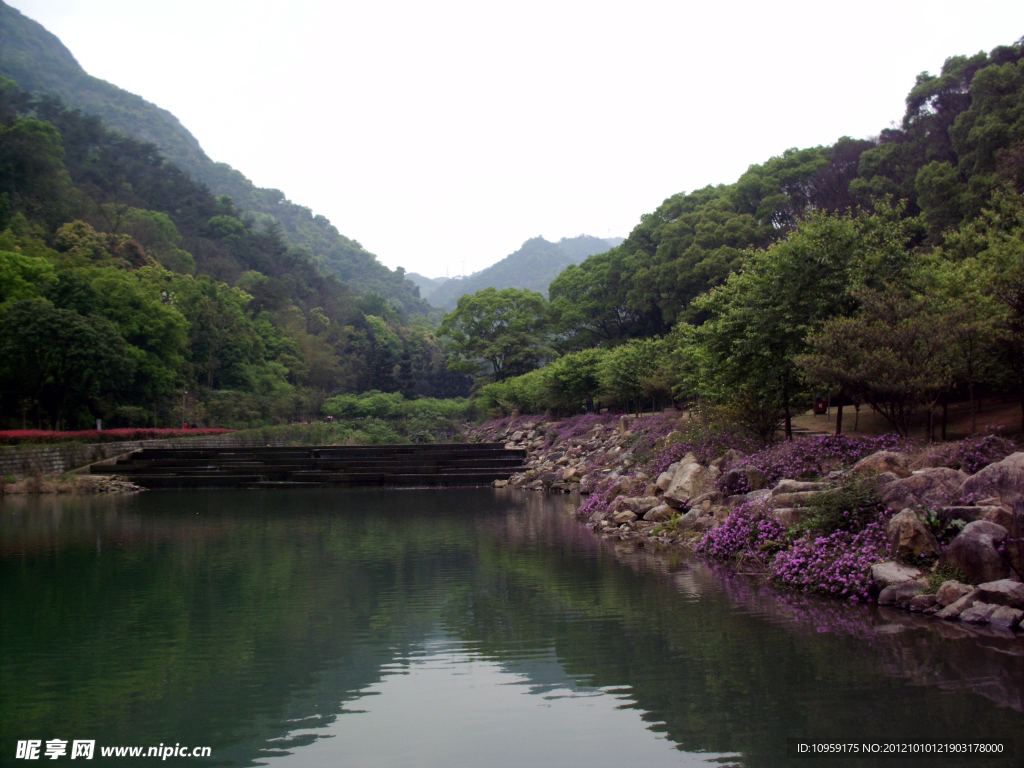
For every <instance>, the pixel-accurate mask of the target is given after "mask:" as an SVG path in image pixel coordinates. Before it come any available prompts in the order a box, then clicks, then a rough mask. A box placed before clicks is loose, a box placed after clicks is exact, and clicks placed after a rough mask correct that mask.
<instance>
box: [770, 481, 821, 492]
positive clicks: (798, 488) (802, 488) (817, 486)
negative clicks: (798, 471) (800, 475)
mask: <svg viewBox="0 0 1024 768" xmlns="http://www.w3.org/2000/svg"><path fill="white" fill-rule="evenodd" d="M827 487H828V484H827V483H810V482H805V481H803V480H790V479H788V478H787V479H785V480H779V483H778V485H776V486H775V487H774V488H772V496H781V495H782V494H789V493H806V492H807V491H823V490H825V489H826V488H827Z"/></svg>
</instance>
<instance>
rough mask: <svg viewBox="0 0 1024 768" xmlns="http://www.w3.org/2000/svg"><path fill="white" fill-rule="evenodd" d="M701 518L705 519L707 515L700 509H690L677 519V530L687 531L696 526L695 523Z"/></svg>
mask: <svg viewBox="0 0 1024 768" xmlns="http://www.w3.org/2000/svg"><path fill="white" fill-rule="evenodd" d="M702 517H707V514H706V513H705V512H704V510H702V509H691V510H690V511H689V512H687V513H686V514H685V515H683V516H682V517H681V518H679V530H680V531H688V530H690V529H691V528H693V526H694V525H696V523H697V521H698V520H700V519H701V518H702Z"/></svg>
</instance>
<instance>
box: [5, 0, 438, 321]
mask: <svg viewBox="0 0 1024 768" xmlns="http://www.w3.org/2000/svg"><path fill="white" fill-rule="evenodd" d="M0 74H2V75H4V76H5V77H8V78H10V79H11V80H13V81H14V82H15V83H17V84H18V86H19V87H21V88H22V89H23V90H25V91H29V92H33V93H37V94H46V95H51V96H56V97H58V98H59V99H60V100H61V101H63V102H64V103H65V104H67V105H68V106H70V107H72V108H74V109H80V110H82V112H84V113H86V114H88V115H93V116H95V117H98V118H100V119H101V120H102V121H103V123H104V124H105V125H106V126H107V127H110V128H114V129H116V130H117V131H120V132H121V133H123V134H125V135H127V136H129V137H131V138H133V139H137V140H139V141H143V142H146V143H150V144H154V145H155V146H156V147H157V148H158V149H159V150H160V153H161V154H162V155H163V156H164V157H165V158H167V159H168V160H170V161H171V162H172V163H174V164H175V165H176V166H178V167H179V168H180V169H181V170H183V171H185V172H186V173H187V174H188V175H189V176H191V177H192V178H193V179H195V180H196V181H199V182H202V183H204V184H206V185H207V186H208V187H209V188H210V190H211V191H212V192H213V193H214V195H229V196H230V197H231V198H232V200H233V202H234V204H235V206H236V207H237V208H238V209H240V210H241V211H242V212H243V213H249V214H251V215H252V216H253V217H254V218H255V219H256V221H257V222H258V223H260V224H263V225H266V224H268V223H270V222H271V221H277V222H279V223H280V225H281V228H282V233H283V235H284V237H285V239H286V241H287V242H288V244H290V245H292V246H296V247H301V248H305V249H306V250H308V251H309V252H310V254H312V257H313V261H314V263H316V264H317V266H318V268H319V269H320V270H321V271H322V272H324V273H325V274H333V275H336V276H337V277H339V278H340V279H341V280H342V281H343V282H345V283H347V284H348V285H349V286H350V287H351V288H352V289H354V290H355V291H357V292H360V293H366V292H368V291H374V292H376V293H378V294H380V295H382V296H384V297H385V298H387V299H389V300H391V302H392V304H393V305H394V306H395V307H396V308H397V309H398V310H399V311H400V312H404V313H411V314H417V315H427V314H429V313H430V310H431V307H430V305H428V304H427V303H426V301H424V300H423V299H422V298H420V296H419V290H418V289H417V287H416V285H415V284H414V283H412V282H410V281H409V280H407V279H406V278H405V274H404V272H403V271H402V270H401V269H397V270H394V271H392V270H390V269H388V268H387V267H385V266H384V265H383V264H381V263H380V262H379V261H377V257H376V256H374V255H373V254H372V253H370V252H368V251H366V250H365V249H364V248H363V247H362V245H360V244H359V243H358V242H357V241H356V240H353V239H350V238H348V237H345V236H344V235H342V234H341V233H339V232H338V230H337V229H336V228H335V227H334V226H333V225H332V224H331V222H330V221H329V220H328V219H327V218H326V217H325V216H322V215H315V216H314V215H313V212H312V211H311V210H310V209H309V208H306V207H305V206H302V205H297V204H295V203H293V202H291V201H290V200H288V199H287V197H286V196H285V194H284V193H283V192H281V191H280V190H277V189H263V188H260V187H257V186H256V185H254V184H253V183H252V182H251V181H250V180H249V179H247V178H246V177H245V176H244V175H243V174H242V173H241V172H240V171H237V170H235V169H234V168H232V167H231V166H230V165H228V164H226V163H217V162H214V161H213V160H211V159H210V158H209V157H208V156H207V155H206V153H205V152H204V151H203V148H202V147H201V146H200V145H199V142H198V141H197V140H196V137H195V136H193V135H192V134H191V133H190V132H189V131H188V129H187V128H185V126H183V125H182V124H181V123H180V122H179V121H178V118H176V117H175V116H174V115H172V114H171V113H170V112H168V111H167V110H166V109H161V108H160V107H158V106H156V105H155V104H152V103H150V102H148V101H146V100H145V99H143V98H142V97H141V96H137V95H135V94H133V93H129V92H128V91H125V90H123V89H121V88H118V87H117V86H116V85H112V84H111V83H108V82H106V81H105V80H100V79H99V78H96V77H92V76H91V75H89V74H88V73H87V72H86V71H85V70H84V69H82V67H81V65H80V64H79V63H78V61H76V59H75V57H74V56H73V55H72V53H71V51H69V50H68V49H67V47H65V45H64V44H63V43H61V41H60V40H59V39H58V38H57V37H56V36H55V35H53V34H52V33H50V32H48V31H47V30H46V29H45V28H44V27H43V26H42V25H41V24H39V23H37V22H35V21H33V20H32V19H29V18H28V17H26V16H24V15H22V14H21V13H20V12H19V11H18V10H17V9H15V8H12V7H10V6H9V5H7V4H5V3H4V2H3V0H0Z"/></svg>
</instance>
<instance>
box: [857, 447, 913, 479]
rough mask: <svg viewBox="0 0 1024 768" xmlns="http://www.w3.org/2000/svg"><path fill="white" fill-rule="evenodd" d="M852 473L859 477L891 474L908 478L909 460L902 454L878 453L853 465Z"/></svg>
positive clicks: (892, 452) (891, 452)
mask: <svg viewBox="0 0 1024 768" xmlns="http://www.w3.org/2000/svg"><path fill="white" fill-rule="evenodd" d="M853 471H854V472H855V473H858V474H861V475H880V474H882V473H883V472H892V473H893V474H894V475H896V476H897V477H909V476H910V459H908V458H907V457H906V456H905V455H904V454H902V453H895V452H894V451H879V452H878V453H872V454H871V455H870V456H865V457H864V458H863V459H861V460H860V461H858V462H857V463H856V464H854V465H853Z"/></svg>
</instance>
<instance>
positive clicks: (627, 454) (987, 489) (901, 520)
mask: <svg viewBox="0 0 1024 768" xmlns="http://www.w3.org/2000/svg"><path fill="white" fill-rule="evenodd" d="M519 422H522V419H520V420H519ZM559 427H560V425H559V424H558V423H544V422H542V421H540V420H537V421H536V422H527V423H525V424H523V423H518V425H517V426H513V427H509V428H507V429H506V430H504V431H499V432H498V433H497V434H495V433H494V432H493V431H492V432H490V433H488V437H489V438H490V439H496V440H500V439H502V438H504V439H505V440H507V443H506V447H508V448H518V449H524V450H526V451H527V461H526V463H525V465H524V466H525V470H524V471H523V472H522V473H519V474H516V475H514V476H513V477H512V478H511V479H510V480H509V481H507V483H506V482H504V481H501V482H498V483H495V485H498V486H504V485H508V486H510V487H514V488H522V489H525V490H535V491H547V492H563V493H566V492H579V493H580V494H583V495H590V498H589V499H588V500H587V501H586V502H585V503H584V504H582V505H581V507H580V511H579V513H578V514H579V515H580V516H581V519H585V520H586V523H587V526H588V527H589V528H591V529H592V530H593V531H594V532H595V533H596V534H598V535H601V536H614V537H618V538H621V539H635V540H640V541H641V542H649V543H650V544H653V545H655V546H688V547H693V548H696V549H697V550H698V551H700V549H701V547H700V543H701V541H702V539H703V538H704V537H705V536H708V535H710V532H712V531H715V530H716V529H719V528H721V527H722V526H723V525H724V524H726V522H727V521H730V523H731V524H733V525H735V521H736V518H737V517H743V516H748V517H749V518H750V519H751V520H755V521H756V520H764V519H768V520H769V523H770V525H769V527H771V526H774V527H775V528H776V529H777V530H778V531H783V532H784V536H776V537H775V538H776V539H784V541H783V542H779V541H771V542H767V543H769V544H771V548H769V549H768V550H765V549H764V548H763V547H762V548H761V550H757V549H746V550H744V551H743V552H742V553H737V555H736V556H737V557H738V558H741V559H742V557H741V555H749V557H747V558H746V562H745V570H749V568H750V567H751V566H754V567H757V566H758V565H760V566H762V568H763V570H765V572H770V569H769V568H768V566H767V564H766V561H765V558H763V557H761V556H760V553H761V551H768V552H771V551H772V549H773V548H779V547H784V546H786V544H785V541H788V542H790V545H791V543H792V542H793V541H797V542H798V543H799V542H800V541H803V542H804V543H807V542H814V540H815V537H818V536H820V534H819V533H818V532H816V531H815V530H813V529H812V528H811V527H809V523H808V521H812V522H813V515H814V509H815V504H816V500H818V501H819V502H820V501H821V499H822V498H823V497H824V496H825V495H827V494H830V493H833V492H835V491H836V489H842V488H844V487H845V488H849V487H851V486H852V485H854V484H856V486H857V487H859V488H862V489H863V488H866V489H868V490H869V491H873V493H874V496H875V497H876V498H877V500H880V501H881V505H882V507H884V508H885V511H884V512H881V513H880V516H879V521H878V522H877V523H876V525H875V527H876V528H877V530H878V535H877V537H876V539H875V540H874V541H875V545H874V547H873V548H872V547H871V546H870V545H868V546H867V547H864V548H863V549H864V551H868V550H870V554H869V555H867V559H862V560H860V561H858V562H859V563H860V564H861V565H860V566H859V567H860V568H861V570H862V571H863V570H865V569H866V568H869V569H870V573H869V574H868V573H863V576H862V578H863V580H864V581H863V583H864V584H865V585H866V586H867V591H866V592H864V593H863V594H866V595H868V596H869V598H868V599H874V600H876V601H877V602H878V603H879V604H880V605H886V606H891V607H896V608H902V609H906V610H908V611H913V612H919V613H922V614H924V615H930V616H934V617H935V618H937V619H945V620H947V621H959V622H962V623H964V624H974V625H985V626H988V627H991V628H993V629H997V630H1007V629H1012V630H1019V631H1024V626H1022V621H1024V583H1022V576H1024V452H1017V453H1011V454H1010V455H1008V456H1006V457H1005V458H1003V459H1002V460H1000V461H995V462H993V463H990V464H988V465H987V466H985V467H984V468H982V469H981V470H980V471H977V472H975V473H974V474H968V473H967V472H964V471H963V470H962V469H957V468H953V467H949V466H931V464H933V463H935V459H934V457H932V456H929V455H928V454H926V453H921V454H919V455H917V456H913V455H911V454H908V453H900V452H895V451H878V452H875V453H872V454H870V455H868V456H866V457H864V458H862V459H861V460H860V461H858V462H857V463H856V464H854V465H853V466H852V467H851V466H846V467H842V466H840V467H838V468H836V469H833V470H831V471H828V472H825V473H822V474H820V475H819V476H817V477H814V478H808V477H806V476H805V475H802V476H800V477H782V478H781V479H777V480H775V481H774V482H768V480H767V478H766V477H765V474H764V472H762V471H761V469H759V468H758V467H757V466H755V465H754V464H752V463H750V462H749V460H748V457H747V456H745V455H744V454H743V453H741V452H740V451H737V450H729V451H727V452H725V453H724V454H723V455H720V456H719V457H718V458H717V459H715V460H713V461H710V462H708V463H707V464H702V463H700V462H699V461H698V459H697V457H696V456H695V455H694V453H687V454H686V455H684V456H682V457H681V458H679V459H678V460H676V461H673V462H672V463H671V464H670V465H668V466H667V467H666V468H665V469H664V471H662V472H660V473H658V475H657V476H655V477H651V476H648V475H647V474H646V473H645V472H643V471H642V469H641V467H642V465H643V464H644V462H641V461H638V457H637V456H636V455H635V454H636V452H635V451H634V450H633V447H634V446H635V445H636V442H637V441H636V435H634V434H633V433H632V432H631V430H630V427H631V422H630V420H629V419H628V418H626V417H624V418H622V419H621V420H620V421H619V422H618V423H615V422H612V421H610V420H606V421H605V423H599V424H596V425H595V426H593V427H592V428H590V429H589V431H587V432H586V433H584V434H580V435H572V436H569V437H567V438H566V437H562V436H561V435H560V434H559ZM483 436H484V435H483V433H478V434H473V433H471V434H470V439H471V440H474V439H482V438H483ZM679 437H680V433H679V432H670V433H668V434H666V435H665V436H664V437H662V438H660V439H659V440H657V441H656V442H655V443H654V449H655V452H656V451H657V450H658V449H664V448H665V447H666V446H670V445H671V444H672V442H673V440H675V439H678V438H679ZM647 466H650V462H647ZM755 525H756V523H755ZM720 533H721V531H720ZM824 541H826V539H824V538H818V539H817V543H818V544H819V545H820V544H821V543H822V542H824ZM828 541H835V542H839V541H841V540H840V539H830V540H828ZM858 542H859V544H858V546H860V544H862V543H863V542H862V541H860V540H858ZM828 545H829V544H828V543H826V546H828ZM835 546H839V544H836V545H835ZM858 555H859V556H861V557H862V558H863V557H864V556H863V555H862V554H860V553H858ZM836 578H839V577H836ZM819 591H823V592H826V593H828V592H829V590H827V589H826V590H819ZM833 593H834V594H839V593H838V591H834V592H833ZM843 594H844V596H845V593H843ZM854 599H857V598H854Z"/></svg>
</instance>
